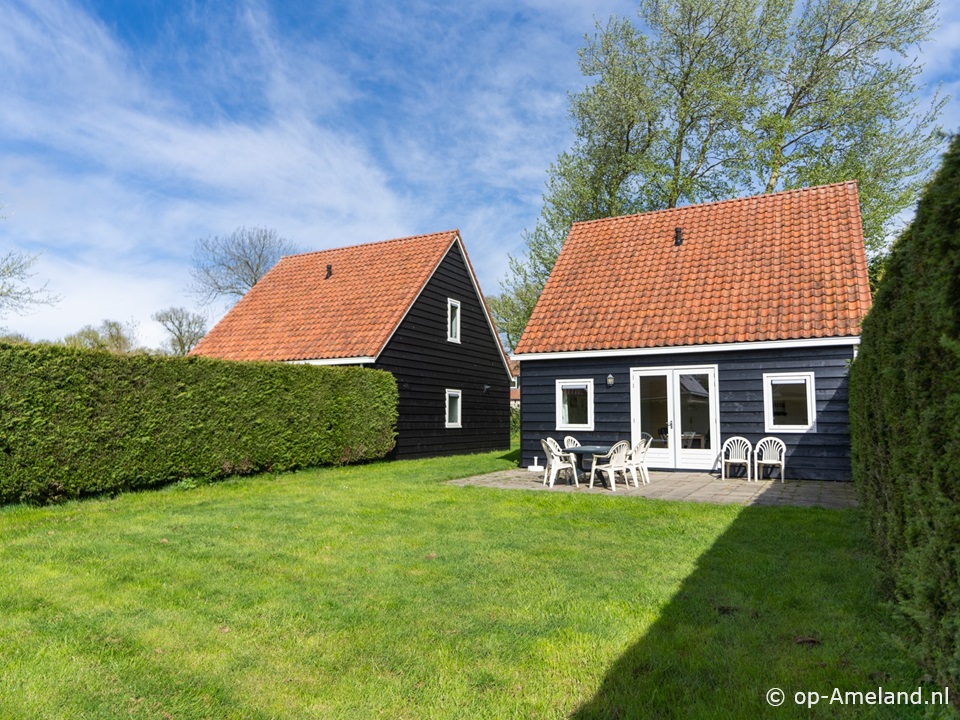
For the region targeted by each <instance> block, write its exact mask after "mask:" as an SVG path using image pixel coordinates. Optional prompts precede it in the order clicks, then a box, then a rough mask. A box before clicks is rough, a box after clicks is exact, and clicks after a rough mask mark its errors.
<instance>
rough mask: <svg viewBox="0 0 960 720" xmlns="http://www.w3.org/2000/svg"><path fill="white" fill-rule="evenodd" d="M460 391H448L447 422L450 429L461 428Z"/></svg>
mask: <svg viewBox="0 0 960 720" xmlns="http://www.w3.org/2000/svg"><path fill="white" fill-rule="evenodd" d="M460 396H461V391H460V390H447V421H446V426H447V427H448V428H458V427H460V411H461V407H460Z"/></svg>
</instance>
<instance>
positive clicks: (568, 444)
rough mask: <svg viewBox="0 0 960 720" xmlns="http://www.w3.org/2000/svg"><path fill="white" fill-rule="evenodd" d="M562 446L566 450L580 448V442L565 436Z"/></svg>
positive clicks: (572, 437) (571, 436) (570, 436)
mask: <svg viewBox="0 0 960 720" xmlns="http://www.w3.org/2000/svg"><path fill="white" fill-rule="evenodd" d="M563 446H564V447H565V448H568V447H580V441H579V440H577V439H576V438H575V437H574V436H573V435H567V436H566V437H565V438H564V439H563Z"/></svg>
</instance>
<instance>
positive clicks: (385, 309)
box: [191, 230, 459, 360]
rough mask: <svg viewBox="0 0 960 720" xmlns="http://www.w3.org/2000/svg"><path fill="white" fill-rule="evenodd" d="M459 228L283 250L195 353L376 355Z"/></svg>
mask: <svg viewBox="0 0 960 720" xmlns="http://www.w3.org/2000/svg"><path fill="white" fill-rule="evenodd" d="M458 236H459V234H458V232H457V231H456V230H450V231H447V232H441V233H434V234H432V235H417V236H414V237H408V238H399V239H396V240H387V241H385V242H378V243H369V244H367V245H354V246H352V247H346V248H338V249H335V250H323V251H321V252H312V253H304V254H302V255H289V256H287V257H284V258H282V259H281V260H280V262H278V263H277V264H276V265H275V266H274V267H273V268H272V269H271V270H270V272H268V273H267V274H266V275H265V276H264V277H263V278H262V279H261V280H260V282H258V283H257V284H256V285H255V286H254V287H253V288H252V289H251V290H250V291H249V292H248V293H247V294H246V295H244V296H243V298H241V300H240V302H238V303H237V304H236V305H234V306H233V308H231V310H230V311H229V312H228V313H227V314H226V315H225V316H224V317H223V319H222V320H220V322H219V323H217V325H216V327H214V328H213V329H212V330H211V331H210V332H209V333H207V335H206V337H204V338H203V340H201V341H200V342H199V343H198V344H197V346H196V347H195V348H194V349H193V351H192V352H191V355H206V356H210V357H217V358H222V359H226V360H315V359H339V358H359V357H376V356H377V355H379V353H380V351H381V350H382V349H383V346H384V345H385V344H386V342H387V340H389V339H390V336H391V335H392V333H393V331H394V330H395V329H396V327H397V325H399V323H400V321H401V320H402V319H403V316H404V315H405V314H406V312H407V310H408V309H409V308H410V306H411V304H413V301H414V300H415V299H416V298H417V296H418V295H419V294H420V291H421V290H422V289H423V287H424V285H426V283H427V281H428V280H429V279H430V277H431V276H432V275H433V272H434V270H435V269H436V268H437V266H438V265H439V264H440V261H441V260H443V258H444V257H445V256H446V253H447V251H448V250H449V249H450V247H451V246H452V245H453V243H454V242H455V241H456V239H457V238H458ZM328 265H329V266H330V270H331V273H332V274H331V275H330V277H326V275H327V266H328Z"/></svg>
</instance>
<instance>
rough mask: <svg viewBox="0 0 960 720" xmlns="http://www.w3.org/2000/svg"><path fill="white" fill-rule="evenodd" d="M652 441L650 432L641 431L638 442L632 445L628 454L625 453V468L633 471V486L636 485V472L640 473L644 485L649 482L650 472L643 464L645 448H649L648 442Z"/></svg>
mask: <svg viewBox="0 0 960 720" xmlns="http://www.w3.org/2000/svg"><path fill="white" fill-rule="evenodd" d="M652 442H653V435H651V434H650V433H642V434H641V435H640V442H638V443H637V444H636V445H634V446H633V450H631V451H630V454H629V455H627V469H628V470H629V471H630V472H631V473H633V484H634V486H635V487H639V485H637V473H638V472H639V473H640V477H641V478H642V479H643V484H644V485H649V484H650V473H649V472H648V471H647V466H646V465H645V464H644V458H645V457H646V455H647V450H649V449H650V443H652Z"/></svg>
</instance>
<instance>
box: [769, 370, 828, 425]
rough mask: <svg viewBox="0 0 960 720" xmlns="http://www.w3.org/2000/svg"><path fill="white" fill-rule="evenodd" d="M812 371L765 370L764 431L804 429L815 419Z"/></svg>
mask: <svg viewBox="0 0 960 720" xmlns="http://www.w3.org/2000/svg"><path fill="white" fill-rule="evenodd" d="M815 398H816V391H815V389H814V384H813V373H812V372H807V373H764V375H763V419H764V428H765V431H766V432H806V431H807V430H810V429H812V428H813V426H814V424H815V423H816V419H817V404H816V400H815Z"/></svg>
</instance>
